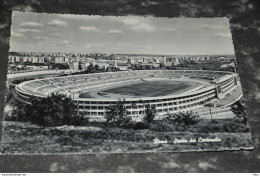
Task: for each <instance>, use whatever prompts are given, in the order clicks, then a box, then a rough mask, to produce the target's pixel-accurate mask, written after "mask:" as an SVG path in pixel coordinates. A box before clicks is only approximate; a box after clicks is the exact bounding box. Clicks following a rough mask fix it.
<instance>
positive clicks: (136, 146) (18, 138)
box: [1, 121, 252, 154]
mask: <svg viewBox="0 0 260 176" xmlns="http://www.w3.org/2000/svg"><path fill="white" fill-rule="evenodd" d="M199 138H203V139H206V138H210V139H213V138H219V139H220V141H218V142H193V143H191V142H183V143H174V141H175V140H176V139H186V140H188V141H189V140H190V139H194V140H198V139H199ZM154 139H159V140H161V141H168V143H154V142H153V140H154ZM250 146H252V144H251V135H250V133H249V132H246V133H198V132H177V131H175V132H170V131H169V132H155V131H151V130H148V129H145V130H131V129H122V128H104V127H97V126H95V125H94V124H93V125H92V126H86V127H72V126H67V127H64V128H60V127H45V128H43V127H39V126H37V125H33V124H30V123H23V122H11V121H9V122H7V121H5V122H4V125H3V138H2V140H1V153H3V154H52V153H56V154H65V153H122V152H130V153H131V152H169V151H170V152H180V151H181V152H184V151H213V150H215V151H216V150H235V149H240V148H250Z"/></svg>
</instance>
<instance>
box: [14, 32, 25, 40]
mask: <svg viewBox="0 0 260 176" xmlns="http://www.w3.org/2000/svg"><path fill="white" fill-rule="evenodd" d="M11 36H12V37H17V38H21V37H24V35H23V34H21V33H18V32H14V31H11Z"/></svg>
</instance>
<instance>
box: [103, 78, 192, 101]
mask: <svg viewBox="0 0 260 176" xmlns="http://www.w3.org/2000/svg"><path fill="white" fill-rule="evenodd" d="M190 86H191V83H186V82H181V81H167V80H159V81H143V82H140V83H135V84H130V85H125V86H120V87H115V88H110V89H106V90H103V91H102V93H113V94H121V95H129V96H140V97H157V96H164V95H169V94H172V93H174V92H177V91H180V90H182V89H186V88H188V87H190Z"/></svg>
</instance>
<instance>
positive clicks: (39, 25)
mask: <svg viewBox="0 0 260 176" xmlns="http://www.w3.org/2000/svg"><path fill="white" fill-rule="evenodd" d="M21 26H23V27H25V28H35V27H41V26H43V24H42V23H36V22H31V21H28V22H23V23H21Z"/></svg>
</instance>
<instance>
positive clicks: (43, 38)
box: [34, 36, 47, 40]
mask: <svg viewBox="0 0 260 176" xmlns="http://www.w3.org/2000/svg"><path fill="white" fill-rule="evenodd" d="M34 38H35V39H37V40H46V39H47V37H43V36H35V37H34Z"/></svg>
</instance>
